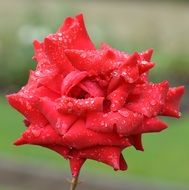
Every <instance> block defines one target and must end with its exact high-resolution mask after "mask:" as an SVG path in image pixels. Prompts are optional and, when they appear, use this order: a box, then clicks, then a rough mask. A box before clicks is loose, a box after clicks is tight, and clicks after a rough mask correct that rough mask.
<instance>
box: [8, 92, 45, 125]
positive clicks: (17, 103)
mask: <svg viewBox="0 0 189 190" xmlns="http://www.w3.org/2000/svg"><path fill="white" fill-rule="evenodd" d="M7 99H8V101H9V104H10V105H11V106H12V107H14V108H15V109H16V110H18V111H19V112H20V113H22V114H23V115H24V116H25V117H26V118H27V120H28V121H29V122H30V123H33V124H37V125H39V126H43V125H46V124H47V123H48V121H47V120H46V118H45V117H44V116H43V115H42V114H41V113H40V112H39V111H38V110H37V108H36V107H35V105H36V99H35V98H26V97H23V96H21V95H19V93H17V94H11V95H8V96H7Z"/></svg>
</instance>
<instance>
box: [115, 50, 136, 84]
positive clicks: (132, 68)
mask: <svg viewBox="0 0 189 190" xmlns="http://www.w3.org/2000/svg"><path fill="white" fill-rule="evenodd" d="M138 59H139V55H138V53H134V54H133V55H131V56H130V57H128V59H127V61H126V62H125V63H124V64H123V65H121V66H120V68H119V70H120V74H121V76H122V77H123V78H124V79H125V81H126V82H128V83H134V82H135V81H136V80H137V79H138V78H139V68H138Z"/></svg>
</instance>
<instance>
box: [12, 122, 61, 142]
mask: <svg viewBox="0 0 189 190" xmlns="http://www.w3.org/2000/svg"><path fill="white" fill-rule="evenodd" d="M14 144H15V145H23V144H36V145H64V143H63V139H62V138H61V136H59V135H58V134H57V133H56V132H55V130H54V129H53V128H52V127H51V126H50V125H46V126H45V127H38V126H36V125H30V126H29V127H28V128H27V129H26V131H25V132H24V133H23V134H22V136H21V138H20V139H18V140H16V141H15V143H14Z"/></svg>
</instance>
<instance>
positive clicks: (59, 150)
mask: <svg viewBox="0 0 189 190" xmlns="http://www.w3.org/2000/svg"><path fill="white" fill-rule="evenodd" d="M42 146H43V147H45V148H49V149H50V150H53V151H55V152H57V153H58V154H60V155H61V156H62V157H64V158H65V159H67V158H68V155H69V152H70V150H69V149H68V148H67V147H64V146H60V145H42Z"/></svg>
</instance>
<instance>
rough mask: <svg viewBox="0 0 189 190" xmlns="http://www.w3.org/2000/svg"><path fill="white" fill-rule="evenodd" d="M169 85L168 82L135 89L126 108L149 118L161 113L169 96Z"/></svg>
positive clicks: (140, 86) (144, 85) (145, 85)
mask: <svg viewBox="0 0 189 190" xmlns="http://www.w3.org/2000/svg"><path fill="white" fill-rule="evenodd" d="M168 88H169V83H168V82H167V81H164V82H161V83H157V84H142V85H139V86H138V87H136V88H135V93H136V95H135V96H134V94H132V95H131V99H130V100H129V101H128V104H127V105H126V108H127V109H129V110H132V111H134V112H137V113H141V114H144V115H145V116H147V117H152V116H156V115H157V114H159V113H160V111H161V109H162V107H163V105H164V103H165V99H166V96H167V92H168Z"/></svg>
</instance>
